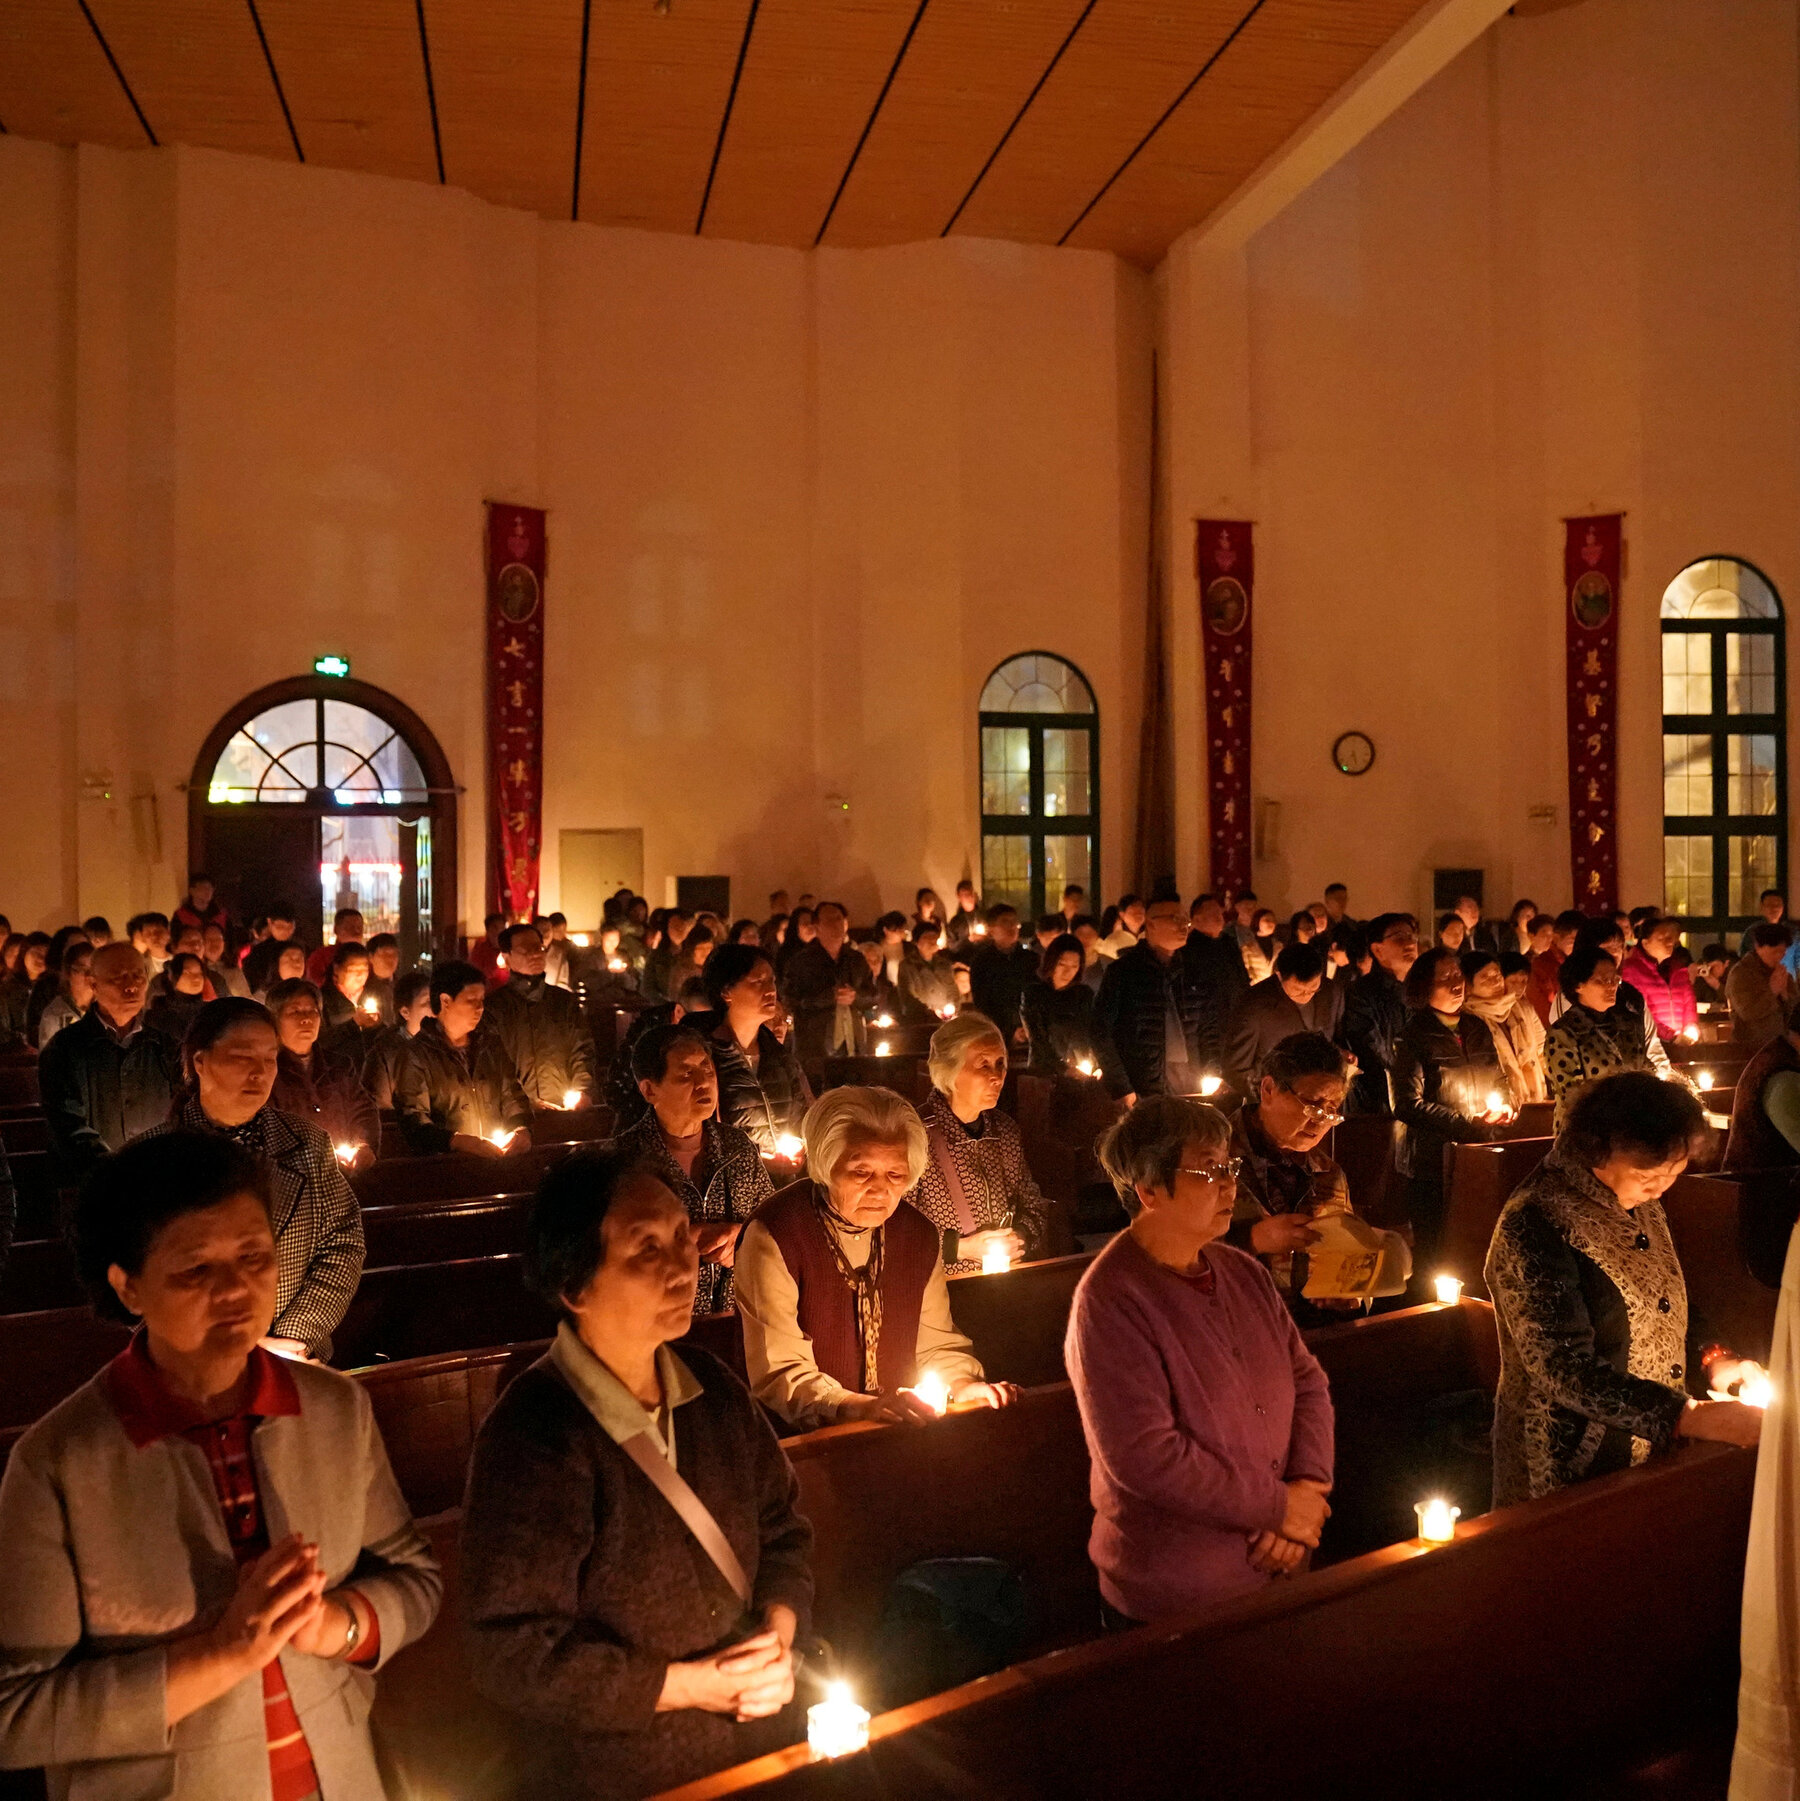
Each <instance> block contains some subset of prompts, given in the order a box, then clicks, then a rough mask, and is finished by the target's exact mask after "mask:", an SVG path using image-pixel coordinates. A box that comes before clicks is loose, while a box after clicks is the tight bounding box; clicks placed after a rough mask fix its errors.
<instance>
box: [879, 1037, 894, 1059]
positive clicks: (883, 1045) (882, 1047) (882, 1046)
mask: <svg viewBox="0 0 1800 1801" xmlns="http://www.w3.org/2000/svg"><path fill="white" fill-rule="evenodd" d="M893 1054H894V1053H893V1051H892V1050H891V1049H890V1047H889V1045H888V1041H887V1040H886V1039H885V1038H883V1039H882V1040H881V1041H880V1042H879V1043H878V1044H877V1045H876V1046H875V1055H876V1056H878V1057H891V1056H892V1055H893Z"/></svg>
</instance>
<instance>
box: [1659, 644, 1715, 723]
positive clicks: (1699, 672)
mask: <svg viewBox="0 0 1800 1801" xmlns="http://www.w3.org/2000/svg"><path fill="white" fill-rule="evenodd" d="M1662 659H1663V704H1662V710H1663V711H1664V712H1665V713H1710V712H1711V711H1712V705H1713V703H1712V639H1711V638H1710V637H1709V636H1708V635H1707V634H1706V633H1705V632H1664V633H1663V637H1662Z"/></svg>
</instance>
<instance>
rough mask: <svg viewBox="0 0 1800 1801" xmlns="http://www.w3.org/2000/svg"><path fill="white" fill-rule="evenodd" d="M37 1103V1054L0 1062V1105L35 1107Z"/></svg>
mask: <svg viewBox="0 0 1800 1801" xmlns="http://www.w3.org/2000/svg"><path fill="white" fill-rule="evenodd" d="M38 1104H39V1098H38V1078H37V1056H36V1054H35V1053H31V1054H30V1060H29V1061H25V1060H23V1059H21V1060H19V1061H16V1062H9V1063H3V1064H0V1107H35V1106H37V1105H38Z"/></svg>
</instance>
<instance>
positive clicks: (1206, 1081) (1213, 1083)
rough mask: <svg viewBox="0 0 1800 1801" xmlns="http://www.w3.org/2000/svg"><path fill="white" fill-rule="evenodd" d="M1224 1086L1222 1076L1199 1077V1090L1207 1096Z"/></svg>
mask: <svg viewBox="0 0 1800 1801" xmlns="http://www.w3.org/2000/svg"><path fill="white" fill-rule="evenodd" d="M1224 1086H1225V1083H1224V1079H1223V1078H1222V1077H1219V1076H1202V1077H1201V1078H1200V1092H1201V1093H1202V1094H1204V1095H1207V1096H1209V1097H1210V1096H1212V1095H1215V1094H1217V1093H1218V1092H1219V1090H1220V1089H1221V1088H1223V1087H1224Z"/></svg>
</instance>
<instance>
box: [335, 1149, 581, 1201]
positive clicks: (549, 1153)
mask: <svg viewBox="0 0 1800 1801" xmlns="http://www.w3.org/2000/svg"><path fill="white" fill-rule="evenodd" d="M576 1148H578V1147H576V1146H574V1145H568V1144H548V1145H533V1146H532V1147H531V1149H530V1150H520V1151H514V1152H513V1153H512V1155H511V1156H508V1157H473V1156H470V1155H469V1154H468V1153H467V1152H465V1151H446V1152H444V1153H443V1154H442V1155H440V1156H435V1157H401V1158H395V1159H394V1160H393V1161H391V1162H385V1163H376V1164H375V1165H374V1166H373V1167H372V1168H370V1169H362V1170H358V1171H357V1172H356V1173H355V1174H354V1175H353V1176H351V1178H350V1186H351V1187H352V1188H353V1189H355V1190H356V1198H357V1199H358V1200H359V1201H360V1202H361V1203H362V1204H363V1206H365V1207H391V1206H395V1205H397V1204H399V1203H402V1202H407V1201H456V1200H468V1199H471V1198H473V1197H475V1196H478V1195H490V1194H498V1193H506V1194H529V1193H530V1192H531V1191H532V1190H533V1189H535V1188H536V1187H537V1185H538V1183H539V1182H541V1181H542V1180H543V1179H544V1177H545V1176H546V1175H547V1174H549V1172H550V1171H551V1170H552V1169H554V1168H555V1167H556V1165H557V1164H558V1163H560V1162H562V1160H563V1159H564V1158H565V1157H567V1156H569V1155H570V1153H571V1152H572V1151H573V1150H575V1149H576Z"/></svg>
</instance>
